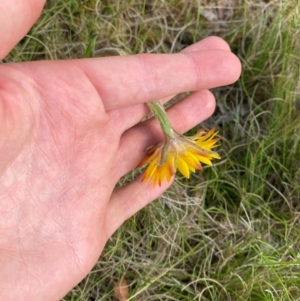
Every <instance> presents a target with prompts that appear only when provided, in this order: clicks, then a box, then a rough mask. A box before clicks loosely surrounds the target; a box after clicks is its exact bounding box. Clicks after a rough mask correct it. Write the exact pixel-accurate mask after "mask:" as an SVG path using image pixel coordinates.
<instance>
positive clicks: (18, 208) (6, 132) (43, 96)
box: [0, 39, 239, 300]
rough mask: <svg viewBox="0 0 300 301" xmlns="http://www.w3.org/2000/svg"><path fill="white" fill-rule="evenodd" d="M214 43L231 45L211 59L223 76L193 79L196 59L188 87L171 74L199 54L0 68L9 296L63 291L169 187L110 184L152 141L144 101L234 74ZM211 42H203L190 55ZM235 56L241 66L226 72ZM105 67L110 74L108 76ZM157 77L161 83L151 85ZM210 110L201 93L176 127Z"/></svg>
mask: <svg viewBox="0 0 300 301" xmlns="http://www.w3.org/2000/svg"><path fill="white" fill-rule="evenodd" d="M217 43H219V45H222V47H221V46H219V49H222V48H223V49H225V50H222V51H216V53H215V58H218V57H219V56H220V55H221V57H222V58H221V59H220V60H221V61H226V60H229V62H228V66H227V69H226V68H225V70H224V74H226V77H225V76H224V74H221V75H220V73H219V72H218V70H216V71H215V75H214V78H212V79H210V80H208V81H207V82H204V83H202V82H201V83H200V82H199V81H197V79H195V80H193V78H195V77H196V75H195V74H192V73H193V72H194V71H195V70H194V68H195V66H194V65H191V64H190V66H189V67H188V68H187V67H184V68H181V69H180V71H179V73H180V72H181V75H182V77H183V78H184V76H186V77H188V76H189V74H192V75H191V76H190V77H191V78H190V79H189V78H187V80H186V81H183V83H182V80H181V78H180V77H179V78H178V79H177V78H176V77H175V79H174V80H173V81H172V80H169V81H168V82H169V84H168V85H169V86H167V87H164V83H165V82H164V80H163V79H164V78H165V77H166V73H167V74H168V73H169V72H170V71H171V69H172V68H173V69H174V67H175V66H176V65H178V66H185V65H188V64H189V62H191V61H193V60H196V59H197V57H198V56H199V55H198V54H197V53H195V52H193V53H192V54H191V55H190V58H187V56H183V55H178V57H176V58H175V57H174V59H173V56H174V55H170V56H168V57H160V56H157V57H155V58H153V57H152V58H151V57H149V56H145V57H138V58H130V57H125V58H114V59H109V58H105V59H100V60H101V64H99V63H97V62H98V60H99V59H98V60H97V59H95V60H87V61H85V63H84V61H69V62H34V63H28V64H16V65H3V66H1V68H0V82H1V91H0V92H1V93H0V101H1V106H0V112H1V113H3V114H2V115H3V116H5V118H6V119H4V120H5V122H4V123H3V124H4V125H5V126H3V127H1V129H0V134H1V137H4V139H2V140H0V148H1V149H2V150H3V151H2V153H3V156H2V158H1V159H0V172H1V174H2V177H1V181H0V215H1V220H0V258H1V262H2V269H1V271H0V288H1V289H2V288H3V290H4V287H5V289H6V290H7V289H8V287H9V286H11V287H10V290H8V291H9V293H8V295H5V296H6V297H7V296H10V299H11V300H15V299H17V296H20V295H22V296H26V297H25V299H26V300H53V299H54V300H55V299H57V298H59V297H61V296H63V294H65V293H67V292H68V290H69V289H70V288H71V287H72V286H74V285H75V284H77V283H78V282H79V281H80V280H81V279H82V278H83V277H84V276H85V275H86V273H87V272H88V271H89V270H90V269H91V268H92V266H93V264H94V263H95V262H96V260H97V258H98V256H99V254H100V253H101V250H102V249H103V247H104V244H105V243H106V241H107V239H108V238H109V236H110V235H111V234H112V233H113V232H114V231H115V230H116V229H117V228H118V226H119V225H120V224H122V222H123V221H124V220H126V219H127V218H128V217H129V216H131V215H132V214H134V213H135V212H137V211H138V210H139V209H141V208H142V207H143V206H145V205H146V204H147V203H149V202H150V201H151V200H153V199H154V198H155V197H157V196H158V195H159V194H160V193H161V192H163V191H164V190H165V189H166V187H167V185H163V186H162V187H160V188H156V189H152V188H151V185H149V187H148V186H147V185H145V184H141V183H140V181H139V180H136V181H134V182H133V183H131V184H130V185H128V186H126V187H124V188H121V189H120V190H117V191H114V186H115V184H116V183H117V181H118V180H119V179H120V177H121V176H123V175H124V174H126V173H127V172H128V171H130V170H131V169H132V168H134V167H135V166H136V165H137V163H138V162H139V161H140V159H141V158H142V156H143V150H144V149H145V147H146V146H147V145H149V144H151V143H153V142H155V138H153V134H152V133H153V131H155V125H154V124H153V121H151V120H150V121H147V122H145V123H143V124H138V123H139V122H140V120H141V119H142V118H143V117H144V116H145V115H146V114H147V109H146V107H145V105H143V104H142V103H143V102H145V101H147V100H150V99H155V98H158V97H159V98H161V97H166V96H167V95H168V92H169V94H171V95H172V94H173V93H178V92H180V91H184V90H190V89H193V90H200V89H205V88H207V87H211V86H215V85H217V84H220V85H221V84H226V83H228V82H231V81H233V80H234V79H235V78H236V77H237V75H238V73H239V68H238V63H237V61H236V59H235V58H233V55H232V54H230V52H229V51H228V49H226V48H227V45H225V43H224V42H220V40H219V39H218V40H217ZM213 44H214V43H212V41H210V42H208V40H207V41H206V42H205V41H204V42H202V44H201V43H199V45H197V46H194V49H193V51H195V50H199V49H200V50H201V47H202V48H204V49H207V48H209V47H208V45H213ZM214 45H215V44H214ZM192 47H193V46H192ZM214 47H216V46H214ZM214 47H212V48H213V49H215V48H214ZM217 48H218V47H217ZM208 55H209V56H213V54H212V52H211V51H209V53H207V54H205V55H204V56H203V55H202V60H203V62H207V58H206V57H207V56H208ZM200 56H201V55H200ZM171 58H172V59H171ZM215 58H213V59H215ZM148 60H149V62H148ZM88 61H89V62H90V63H87V62H88ZM161 62H166V64H165V65H164V67H163V68H162V71H159V67H157V68H156V69H157V71H156V72H157V73H156V74H154V76H152V77H151V76H150V75H151V74H150V75H148V72H146V71H149V70H150V69H149V66H150V67H152V66H154V67H155V66H161ZM232 62H234V63H235V64H236V66H237V67H236V68H235V71H234V72H233V73H231V75H229V76H228V70H229V69H232ZM95 63H97V64H98V68H100V67H101V66H102V67H103V66H104V67H103V69H102V71H101V70H100V71H97V70H95V69H94V68H93V65H94V64H95ZM186 63H187V64H186ZM105 64H106V65H105ZM128 66H132V68H133V73H132V74H131V76H127V75H126V74H125V75H124V73H125V72H126V71H127V70H128ZM141 66H142V67H141ZM145 66H148V67H145ZM204 69H205V68H204ZM207 69H211V66H210V65H209V64H208V65H207ZM223 69H224V66H223ZM106 70H112V71H110V75H107V71H106ZM116 70H117V71H118V70H119V71H121V72H120V74H119V73H118V72H115V71H116ZM174 71H175V70H174ZM177 71H178V70H177ZM115 74H117V75H115ZM135 74H136V75H135ZM141 74H143V75H144V76H141ZM145 74H146V77H145ZM158 75H159V76H158ZM128 78H129V80H128ZM153 78H154V79H155V81H156V82H154V84H153V83H152V87H155V88H156V89H149V90H148V89H147V87H149V85H150V84H151V81H152V80H153ZM141 83H144V84H143V85H142V84H141ZM189 83H191V84H189ZM140 84H141V85H140ZM127 87H128V89H127ZM150 87H151V85H150ZM139 90H140V91H141V93H140V94H137V93H138V92H137V91H139ZM124 91H125V92H124ZM153 91H154V92H153ZM122 97H124V103H122ZM198 99H201V101H200V102H199V101H198ZM203 109H204V110H203ZM213 109H214V100H213V96H212V95H211V94H210V93H209V92H208V91H207V90H202V91H199V92H195V93H194V94H192V95H191V96H189V97H188V98H187V99H186V100H184V102H182V103H178V104H177V105H176V106H174V108H172V109H171V110H170V111H169V112H170V118H171V119H173V120H174V121H176V128H177V130H179V131H186V130H188V129H189V128H190V127H192V126H194V125H195V124H197V123H198V122H200V121H201V120H203V119H204V118H206V117H208V116H209V115H210V114H211V113H212V111H213ZM188 112H189V119H188V120H186V119H185V118H184V116H185V115H186V114H187V113H188ZM4 113H5V114H4ZM150 128H152V131H149V129H150ZM157 139H158V140H159V135H158V138H157ZM16 271H17V272H16ZM53 288H55V290H53ZM7 300H9V299H8V298H7Z"/></svg>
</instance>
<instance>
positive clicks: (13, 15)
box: [0, 0, 45, 60]
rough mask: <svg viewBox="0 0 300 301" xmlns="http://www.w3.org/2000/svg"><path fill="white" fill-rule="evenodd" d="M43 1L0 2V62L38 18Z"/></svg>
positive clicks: (16, 0) (17, 0)
mask: <svg viewBox="0 0 300 301" xmlns="http://www.w3.org/2000/svg"><path fill="white" fill-rule="evenodd" d="M44 4H45V0H26V1H24V0H14V1H11V0H1V1H0V13H1V18H0V37H1V39H0V60H1V59H3V58H4V57H5V56H6V55H7V54H8V53H9V51H10V50H11V49H12V48H13V47H14V46H15V45H16V44H17V43H18V42H19V41H20V40H21V39H22V38H23V37H24V35H25V34H26V33H27V32H28V31H29V29H30V28H31V26H32V25H33V24H34V22H35V21H36V20H37V18H38V17H39V15H40V13H41V11H42V8H43V6H44Z"/></svg>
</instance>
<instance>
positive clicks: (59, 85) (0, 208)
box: [0, 64, 120, 300]
mask: <svg viewBox="0 0 300 301" xmlns="http://www.w3.org/2000/svg"><path fill="white" fill-rule="evenodd" d="M33 65H35V64H33ZM28 67H33V68H35V66H30V65H27V66H24V67H23V66H22V67H20V66H18V67H17V68H15V67H7V68H3V69H5V70H3V69H2V72H3V73H2V76H3V78H2V79H3V80H2V82H4V81H5V80H6V79H9V80H10V81H9V82H8V81H7V82H6V83H7V85H6V89H7V91H6V92H7V93H6V96H7V102H6V103H5V106H6V107H5V109H6V110H11V112H14V115H15V116H14V118H15V120H14V121H13V122H18V123H20V127H22V128H23V133H22V134H21V135H17V134H15V136H16V139H19V140H24V141H18V142H19V144H20V148H19V150H17V152H16V154H14V158H10V159H13V160H12V162H6V163H7V164H6V165H8V166H6V167H7V168H6V170H5V172H4V174H3V176H2V179H1V182H0V196H1V198H0V202H1V203H0V215H1V221H0V223H1V226H0V237H1V245H0V252H1V254H0V256H1V261H2V273H1V274H0V282H1V283H13V284H14V286H15V285H16V284H17V286H18V285H19V284H20V285H23V284H24V281H25V283H26V284H27V286H28V287H31V290H32V291H31V292H28V293H30V294H32V293H37V292H34V290H33V289H32V288H33V287H37V286H38V283H41V284H42V285H43V286H44V285H49V286H51V281H55V282H57V279H55V278H53V277H48V275H56V274H57V273H58V275H57V277H58V278H61V280H63V279H66V278H69V273H70V272H71V273H73V274H75V275H77V277H76V278H77V281H78V279H79V280H80V279H81V278H82V277H83V275H85V273H86V271H87V266H88V269H89V268H91V267H92V265H93V264H94V262H95V260H96V259H97V257H98V256H99V250H101V249H102V248H103V246H104V244H105V242H106V241H107V239H108V237H109V235H111V231H112V230H111V229H109V227H108V226H107V222H108V220H107V219H108V218H111V217H108V216H107V215H106V214H107V207H108V203H109V202H108V201H109V199H110V196H111V193H112V191H113V188H114V185H115V184H116V182H117V181H118V178H119V177H120V175H119V174H118V165H117V161H116V158H117V157H118V149H119V142H120V126H118V123H117V122H115V120H112V119H111V118H110V116H109V115H108V114H107V113H106V111H105V110H104V107H103V104H102V103H101V99H100V97H99V95H98V93H97V91H95V89H93V88H91V85H90V84H89V83H88V80H87V79H86V77H85V75H84V73H83V72H74V73H73V74H72V75H70V74H69V72H68V71H62V70H56V64H53V65H50V66H49V67H50V68H47V74H43V69H44V66H43V65H42V64H41V65H40V66H39V65H37V69H36V70H35V71H34V72H32V70H31V71H30V68H28ZM57 71H59V72H58V73H56V72H57ZM73 71H74V70H73ZM31 72H32V73H31ZM30 73H31V74H30ZM4 75H5V78H4ZM11 79H12V80H11ZM27 79H28V80H27ZM8 83H9V84H8ZM15 89H16V90H15ZM13 93H14V95H15V98H13ZM25 98H26V99H28V102H27V103H26V104H24V103H21V101H23V102H24V99H25ZM18 113H20V114H18ZM21 114H22V115H21ZM18 133H19V130H18ZM2 134H5V133H2ZM11 134H12V135H14V131H13V132H12V133H11ZM13 138H14V137H10V139H11V141H13V142H15V141H16V139H13ZM12 261H13V265H15V267H16V268H17V270H18V272H17V273H15V272H14V273H10V269H11V266H12ZM62 267H64V268H62ZM45 271H47V273H45ZM64 271H65V272H64ZM3 272H4V273H3ZM74 284H76V281H75V282H74V280H73V283H72V285H74ZM13 290H18V288H17V289H16V287H14V288H13ZM29 296H31V297H28V300H34V298H33V296H32V295H29ZM47 297H49V296H47ZM44 300H46V299H44Z"/></svg>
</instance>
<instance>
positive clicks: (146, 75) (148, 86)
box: [61, 49, 241, 110]
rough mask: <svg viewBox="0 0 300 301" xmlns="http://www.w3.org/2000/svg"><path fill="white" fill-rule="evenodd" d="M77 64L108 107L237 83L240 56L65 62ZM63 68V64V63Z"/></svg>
mask: <svg viewBox="0 0 300 301" xmlns="http://www.w3.org/2000/svg"><path fill="white" fill-rule="evenodd" d="M65 63H66V64H67V63H69V64H71V63H72V64H77V65H78V66H79V67H80V68H81V69H82V70H83V71H84V72H85V74H86V75H87V76H88V77H89V79H90V81H91V82H92V83H93V85H94V86H95V88H96V89H97V91H98V93H99V95H100V96H101V98H102V100H103V103H104V106H105V108H106V110H112V109H116V108H121V107H126V106H130V105H134V104H138V103H144V102H146V101H150V100H156V99H162V98H165V97H168V96H170V95H173V94H178V93H181V92H185V91H197V90H201V89H209V88H213V87H216V86H223V85H228V84H231V83H233V82H235V81H236V80H237V79H238V77H239V75H240V72H241V65H240V61H239V60H238V58H237V57H236V56H235V55H234V54H232V53H231V52H229V51H227V50H218V49H212V50H203V51H194V52H187V53H178V54H139V55H132V56H126V57H106V58H95V59H87V60H77V61H72V62H65ZM61 67H63V66H61Z"/></svg>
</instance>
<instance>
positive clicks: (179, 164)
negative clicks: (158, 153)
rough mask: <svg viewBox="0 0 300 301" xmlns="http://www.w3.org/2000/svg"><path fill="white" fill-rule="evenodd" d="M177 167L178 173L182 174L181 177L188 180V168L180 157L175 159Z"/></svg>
mask: <svg viewBox="0 0 300 301" xmlns="http://www.w3.org/2000/svg"><path fill="white" fill-rule="evenodd" d="M177 167H178V169H179V171H180V172H181V173H182V175H184V176H185V177H186V178H188V179H189V178H190V170H189V167H188V165H187V163H186V162H185V161H184V160H183V159H182V158H181V156H180V155H179V156H178V158H177Z"/></svg>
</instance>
